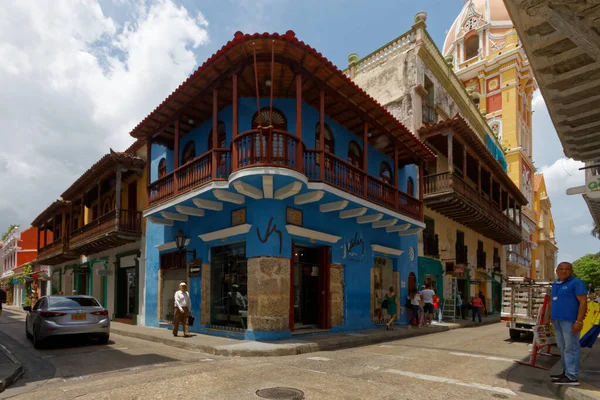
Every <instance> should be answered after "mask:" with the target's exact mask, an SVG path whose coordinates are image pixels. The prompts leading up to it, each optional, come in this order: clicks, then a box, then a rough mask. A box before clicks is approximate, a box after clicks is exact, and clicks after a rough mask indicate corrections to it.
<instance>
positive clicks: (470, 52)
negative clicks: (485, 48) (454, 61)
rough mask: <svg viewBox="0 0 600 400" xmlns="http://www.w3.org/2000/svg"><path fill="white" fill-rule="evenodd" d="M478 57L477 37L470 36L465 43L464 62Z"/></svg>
mask: <svg viewBox="0 0 600 400" xmlns="http://www.w3.org/2000/svg"><path fill="white" fill-rule="evenodd" d="M478 55H479V36H477V35H475V36H471V37H470V38H469V39H467V41H466V42H465V60H470V59H471V58H474V57H477V56H478Z"/></svg>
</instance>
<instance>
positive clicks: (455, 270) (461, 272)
mask: <svg viewBox="0 0 600 400" xmlns="http://www.w3.org/2000/svg"><path fill="white" fill-rule="evenodd" d="M454 272H456V273H457V274H464V273H465V267H454Z"/></svg>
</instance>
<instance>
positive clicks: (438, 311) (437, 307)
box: [433, 294, 442, 322]
mask: <svg viewBox="0 0 600 400" xmlns="http://www.w3.org/2000/svg"><path fill="white" fill-rule="evenodd" d="M433 312H434V316H437V320H438V322H442V310H441V309H440V296H438V295H437V294H436V295H434V296H433Z"/></svg>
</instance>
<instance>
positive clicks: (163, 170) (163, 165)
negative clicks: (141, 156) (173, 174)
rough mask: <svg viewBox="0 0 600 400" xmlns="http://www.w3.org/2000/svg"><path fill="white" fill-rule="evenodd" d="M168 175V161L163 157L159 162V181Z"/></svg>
mask: <svg viewBox="0 0 600 400" xmlns="http://www.w3.org/2000/svg"><path fill="white" fill-rule="evenodd" d="M165 175H167V160H166V159H165V158H164V157H163V158H161V159H160V161H159V162H158V179H160V178H162V177H164V176H165Z"/></svg>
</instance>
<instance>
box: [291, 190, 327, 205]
mask: <svg viewBox="0 0 600 400" xmlns="http://www.w3.org/2000/svg"><path fill="white" fill-rule="evenodd" d="M324 195H325V192H324V191H322V190H315V191H312V192H308V193H304V194H299V195H297V196H296V197H294V204H296V205H302V204H308V203H314V202H315V201H319V200H321V199H322V198H323V196H324Z"/></svg>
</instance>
